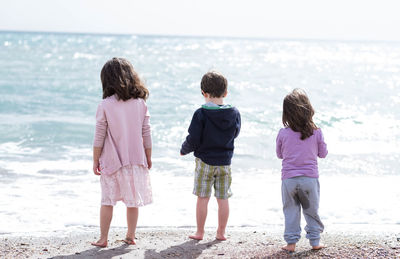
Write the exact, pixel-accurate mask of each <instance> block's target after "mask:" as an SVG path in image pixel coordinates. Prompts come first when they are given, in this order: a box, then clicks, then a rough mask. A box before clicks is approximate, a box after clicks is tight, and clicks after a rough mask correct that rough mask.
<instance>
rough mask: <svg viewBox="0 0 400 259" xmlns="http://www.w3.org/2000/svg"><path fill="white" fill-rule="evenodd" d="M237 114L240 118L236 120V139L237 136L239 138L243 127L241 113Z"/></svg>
mask: <svg viewBox="0 0 400 259" xmlns="http://www.w3.org/2000/svg"><path fill="white" fill-rule="evenodd" d="M237 114H238V116H237V118H236V132H235V138H236V137H237V136H239V133H240V128H241V126H242V120H241V118H240V113H239V111H237Z"/></svg>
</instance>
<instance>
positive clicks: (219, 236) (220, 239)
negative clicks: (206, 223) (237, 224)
mask: <svg viewBox="0 0 400 259" xmlns="http://www.w3.org/2000/svg"><path fill="white" fill-rule="evenodd" d="M215 239H217V240H218V241H225V240H226V237H225V236H224V235H217V236H216V237H215Z"/></svg>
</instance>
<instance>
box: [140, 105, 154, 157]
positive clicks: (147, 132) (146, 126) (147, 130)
mask: <svg viewBox="0 0 400 259" xmlns="http://www.w3.org/2000/svg"><path fill="white" fill-rule="evenodd" d="M142 137H143V147H144V148H145V149H148V148H151V147H152V140H151V127H150V112H149V110H148V109H147V105H146V103H145V115H144V119H143V125H142Z"/></svg>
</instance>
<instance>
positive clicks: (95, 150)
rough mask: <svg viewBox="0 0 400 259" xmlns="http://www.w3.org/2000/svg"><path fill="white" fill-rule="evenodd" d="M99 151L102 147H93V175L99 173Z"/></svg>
mask: <svg viewBox="0 0 400 259" xmlns="http://www.w3.org/2000/svg"><path fill="white" fill-rule="evenodd" d="M101 151H103V148H102V147H93V173H94V174H95V175H100V174H101V173H100V163H99V159H100V155H101Z"/></svg>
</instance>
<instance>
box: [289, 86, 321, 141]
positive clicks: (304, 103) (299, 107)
mask: <svg viewBox="0 0 400 259" xmlns="http://www.w3.org/2000/svg"><path fill="white" fill-rule="evenodd" d="M313 116H314V109H313V107H312V105H311V103H310V100H309V99H308V96H307V94H306V92H304V90H302V89H299V88H296V89H294V90H293V91H292V92H291V93H290V94H288V95H286V97H285V99H284V100H283V113H282V123H283V125H284V126H285V127H290V128H291V129H292V130H293V131H296V132H300V133H301V137H300V138H301V139H302V140H304V139H306V138H308V137H310V136H312V135H313V134H314V130H315V129H317V126H316V125H315V124H314V122H313V119H312V117H313Z"/></svg>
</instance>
